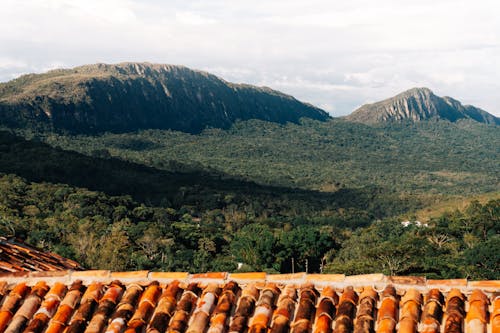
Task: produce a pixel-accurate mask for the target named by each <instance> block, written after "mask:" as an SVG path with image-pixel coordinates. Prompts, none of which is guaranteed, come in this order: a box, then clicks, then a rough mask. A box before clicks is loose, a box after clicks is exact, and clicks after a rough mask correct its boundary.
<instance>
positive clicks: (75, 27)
mask: <svg viewBox="0 0 500 333" xmlns="http://www.w3.org/2000/svg"><path fill="white" fill-rule="evenodd" d="M499 10H500V3H497V2H496V1H493V0H479V1H470V0H469V1H464V0H462V1H451V0H442V1H439V2H436V1H430V0H421V1H405V2H404V3H402V2H400V1H399V2H398V1H395V0H383V1H378V2H372V1H368V0H355V1H336V2H334V3H331V2H330V1H326V0H314V1H307V2H306V1H298V0H293V1H283V0H278V1H273V2H268V1H252V2H249V1H239V0H213V1H210V2H205V3H204V2H201V1H177V0H174V1H169V2H168V3H164V2H162V1H159V0H147V1H138V0H100V1H99V0H50V1H38V0H25V1H13V0H4V1H2V3H1V4H0V28H1V30H0V31H2V32H0V43H1V45H2V52H0V81H2V82H4V81H8V80H10V79H13V78H15V77H17V76H19V75H21V74H26V73H32V72H36V73H40V72H44V71H46V70H49V69H54V68H61V67H63V68H68V67H74V66H78V65H84V64H91V63H97V62H104V63H118V62H125V61H127V62H128V61H130V62H153V63H166V64H176V65H184V66H187V67H190V68H193V69H200V70H205V71H208V72H211V73H213V74H215V75H218V76H220V77H222V78H223V79H225V80H227V81H231V82H237V83H248V84H254V85H259V86H268V87H271V88H273V89H276V90H280V91H282V92H284V93H287V94H290V95H293V96H294V97H296V98H297V99H299V100H301V101H304V102H309V103H311V104H313V105H316V106H318V107H320V108H323V109H325V110H327V111H329V112H330V114H331V115H333V116H341V115H346V114H348V113H350V112H352V111H353V110H354V109H356V108H357V107H359V106H360V105H362V104H365V103H371V102H375V101H378V100H381V99H385V98H388V97H391V96H394V95H396V94H398V93H400V92H402V91H404V90H407V89H409V88H413V87H428V88H430V89H431V90H433V91H434V93H436V94H437V95H440V96H445V95H446V96H451V97H453V98H456V99H458V100H460V101H461V102H462V103H464V104H472V105H474V106H477V107H480V108H482V109H484V110H486V111H488V112H490V113H492V114H495V115H496V116H500V94H498V91H500V80H499V79H500V21H498V20H497V18H496V13H498V12H499Z"/></svg>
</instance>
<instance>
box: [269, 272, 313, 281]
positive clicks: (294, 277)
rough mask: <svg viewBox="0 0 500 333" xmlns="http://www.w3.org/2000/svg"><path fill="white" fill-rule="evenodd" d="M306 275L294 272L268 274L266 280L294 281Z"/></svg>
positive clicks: (300, 279) (301, 279)
mask: <svg viewBox="0 0 500 333" xmlns="http://www.w3.org/2000/svg"><path fill="white" fill-rule="evenodd" d="M305 277H306V273H294V274H268V275H267V278H266V280H267V281H269V282H282V283H286V282H288V281H292V282H296V281H303V280H304V279H305Z"/></svg>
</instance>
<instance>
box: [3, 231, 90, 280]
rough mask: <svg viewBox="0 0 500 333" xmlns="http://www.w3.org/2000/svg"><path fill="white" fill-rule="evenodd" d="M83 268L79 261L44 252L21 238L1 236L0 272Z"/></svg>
mask: <svg viewBox="0 0 500 333" xmlns="http://www.w3.org/2000/svg"><path fill="white" fill-rule="evenodd" d="M68 269H72V270H81V269H83V268H82V267H81V266H80V265H79V264H78V263H77V262H75V261H73V260H70V259H66V258H63V257H61V256H60V255H58V254H56V253H51V252H44V251H42V250H39V249H37V248H35V247H33V246H30V245H28V244H25V243H23V242H22V241H21V240H19V239H7V238H5V237H0V272H10V273H14V272H22V271H58V270H68Z"/></svg>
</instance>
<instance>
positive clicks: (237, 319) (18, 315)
mask: <svg viewBox="0 0 500 333" xmlns="http://www.w3.org/2000/svg"><path fill="white" fill-rule="evenodd" d="M73 274H75V273H71V274H70V275H71V277H72V278H71V279H67V274H62V273H57V274H54V275H50V274H45V273H41V274H37V276H36V277H35V276H33V277H31V276H27V277H24V278H23V277H14V278H12V279H10V278H9V277H6V276H3V277H0V302H1V303H0V304H1V307H0V332H33V333H36V332H40V333H84V332H86V333H92V332H109V333H114V332H120V333H138V332H145V333H160V332H161V333H163V332H170V333H174V332H175V333H195V332H207V333H223V332H234V333H235V332H248V333H261V332H262V333H267V332H269V333H287V332H290V333H309V332H311V333H340V332H354V333H361V332H398V333H409V332H421V333H422V332H425V333H430V332H441V331H443V332H444V331H446V332H478V333H481V332H492V333H500V294H499V292H500V291H499V290H498V289H497V290H495V291H492V290H491V288H492V285H494V284H485V283H484V282H481V284H480V285H481V286H486V287H487V288H479V287H473V285H472V284H471V283H470V282H469V283H465V284H464V283H463V282H460V283H458V285H455V286H450V282H449V281H446V280H445V281H441V282H439V281H434V280H431V283H427V281H426V280H425V279H416V280H414V279H408V278H407V277H401V278H399V279H394V278H393V277H390V278H389V277H384V276H380V275H378V274H377V275H367V276H366V277H367V279H366V280H363V279H362V277H361V276H355V277H354V278H349V277H346V278H342V279H339V278H337V276H334V278H333V279H332V280H330V281H328V279H326V278H323V279H321V278H320V277H319V276H317V275H313V276H312V277H311V278H310V279H309V278H308V276H307V275H304V274H303V273H301V274H299V275H280V276H279V278H277V275H271V278H270V279H268V278H269V275H265V273H259V274H256V273H251V274H246V273H242V274H241V275H239V274H223V275H221V274H220V273H215V274H204V275H187V273H181V274H180V275H176V274H175V273H162V274H160V273H156V274H153V273H148V272H139V273H138V272H132V273H129V274H124V273H123V272H121V273H118V274H116V273H111V272H109V271H93V272H81V273H80V272H79V273H78V274H75V275H73ZM244 274H246V275H244ZM78 276H81V277H82V278H83V279H82V280H77V279H76V277H78ZM175 276H179V277H182V279H181V280H172V278H173V277H175ZM111 277H115V278H116V277H120V280H116V281H111ZM122 277H123V278H122ZM155 277H158V278H160V277H163V278H165V279H164V281H165V282H160V281H158V280H155V279H154V278H155ZM212 277H213V278H212ZM232 277H236V278H240V279H239V280H238V281H235V280H232V279H231V278H232ZM58 278H59V279H60V281H57V279H58ZM252 278H255V280H252ZM286 278H288V280H287V279H286ZM23 279H25V281H23ZM44 279H45V280H44ZM92 281H94V282H92ZM221 281H222V282H221ZM297 281H302V283H300V284H298V283H297ZM396 282H397V283H396ZM413 282H415V283H413ZM392 283H394V284H392ZM490 305H491V306H490Z"/></svg>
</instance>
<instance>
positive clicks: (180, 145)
mask: <svg viewBox="0 0 500 333" xmlns="http://www.w3.org/2000/svg"><path fill="white" fill-rule="evenodd" d="M499 133H500V131H499V128H498V126H493V125H490V126H489V125H484V124H479V123H476V122H472V121H462V122H457V123H450V122H448V121H428V122H421V123H403V124H392V125H391V124H386V125H379V126H367V125H363V124H358V123H351V122H347V121H343V120H339V119H335V120H331V121H328V122H319V121H312V120H305V119H304V120H303V122H302V124H299V125H297V124H287V125H279V124H275V123H270V122H264V121H257V120H255V121H245V122H240V123H237V124H236V125H234V126H233V127H231V128H230V129H229V130H220V129H208V130H205V131H204V132H203V133H201V134H200V135H191V134H188V133H183V132H178V131H168V130H147V131H140V132H134V133H126V134H105V135H101V136H61V135H57V134H53V133H51V134H46V135H43V134H38V139H39V140H42V141H45V142H47V143H49V144H51V145H53V146H57V147H61V148H63V149H70V150H75V151H79V152H82V153H84V154H87V155H91V156H113V157H119V158H122V159H124V160H128V161H133V162H136V163H139V164H144V165H148V166H151V167H154V168H157V169H162V170H170V171H184V170H186V167H189V168H190V169H194V170H215V171H219V172H222V173H224V174H227V175H230V176H232V177H238V178H244V179H248V180H251V181H255V182H257V183H260V184H272V185H277V186H284V187H299V188H305V189H313V190H319V191H322V192H333V191H335V190H338V189H340V188H362V187H367V186H377V187H381V188H384V189H385V191H386V192H389V191H392V192H397V193H400V194H401V193H419V194H424V193H427V194H461V195H463V194H466V195H469V194H475V193H483V192H490V191H498V189H499V179H498V171H499V170H498V159H497V158H495V157H497V156H499V155H500V135H499ZM23 135H25V136H27V137H34V136H36V134H32V133H31V134H30V133H27V132H25V133H24V134H23Z"/></svg>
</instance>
